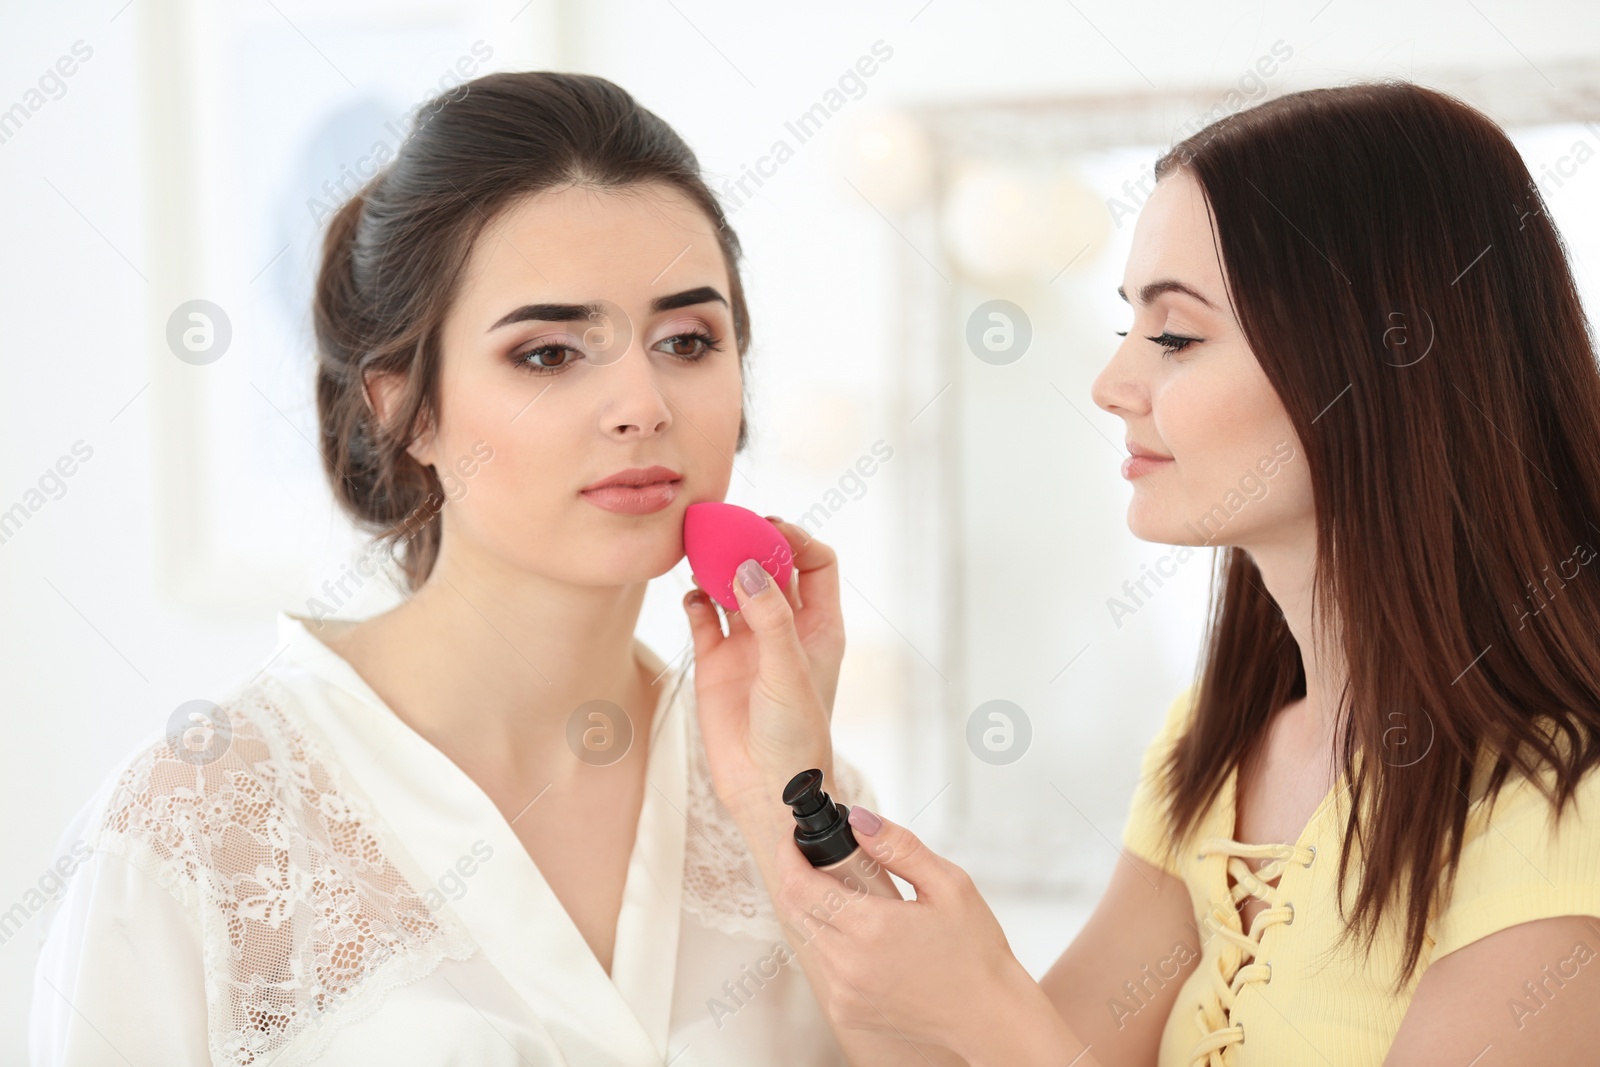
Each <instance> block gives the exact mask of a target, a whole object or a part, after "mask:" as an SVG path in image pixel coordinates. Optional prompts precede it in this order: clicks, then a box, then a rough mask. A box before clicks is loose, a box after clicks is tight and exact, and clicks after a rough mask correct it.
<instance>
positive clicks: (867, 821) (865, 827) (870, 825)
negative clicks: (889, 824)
mask: <svg viewBox="0 0 1600 1067" xmlns="http://www.w3.org/2000/svg"><path fill="white" fill-rule="evenodd" d="M850 825H851V826H854V827H855V828H856V829H857V830H860V831H861V832H862V833H864V834H866V835H867V836H868V837H871V836H872V835H873V834H875V833H877V832H878V831H879V830H882V829H883V820H882V819H880V818H878V817H877V816H876V815H874V814H872V812H870V811H868V810H867V809H866V808H863V807H862V806H861V805H860V804H857V805H856V806H855V807H853V808H851V809H850Z"/></svg>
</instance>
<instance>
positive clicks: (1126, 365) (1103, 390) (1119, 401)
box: [1089, 340, 1150, 418]
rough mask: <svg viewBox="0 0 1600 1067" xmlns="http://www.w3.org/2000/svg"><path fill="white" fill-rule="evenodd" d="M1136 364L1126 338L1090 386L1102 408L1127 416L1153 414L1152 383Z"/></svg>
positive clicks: (1090, 392) (1098, 404)
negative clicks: (1151, 405) (1141, 374)
mask: <svg viewBox="0 0 1600 1067" xmlns="http://www.w3.org/2000/svg"><path fill="white" fill-rule="evenodd" d="M1135 366H1136V363H1135V362H1134V361H1133V360H1132V359H1131V358H1130V353H1129V344H1128V341H1127V340H1124V341H1123V342H1122V343H1121V344H1120V345H1118V346H1117V350H1116V351H1115V352H1113V353H1112V354H1111V359H1110V360H1109V361H1108V362H1107V363H1106V365H1105V366H1104V367H1103V368H1101V371H1100V373H1099V374H1098V375H1096V376H1095V379H1094V384H1093V385H1092V386H1090V389H1089V395H1090V396H1092V397H1093V398H1094V402H1095V404H1096V405H1097V406H1098V407H1100V408H1101V409H1103V410H1105V411H1109V412H1111V414H1113V415H1120V416H1122V417H1123V418H1126V417H1128V416H1130V415H1145V414H1148V413H1149V411H1150V386H1149V383H1147V382H1145V381H1144V380H1143V379H1141V378H1140V377H1139V376H1138V373H1137V371H1136V370H1135V369H1134V368H1135Z"/></svg>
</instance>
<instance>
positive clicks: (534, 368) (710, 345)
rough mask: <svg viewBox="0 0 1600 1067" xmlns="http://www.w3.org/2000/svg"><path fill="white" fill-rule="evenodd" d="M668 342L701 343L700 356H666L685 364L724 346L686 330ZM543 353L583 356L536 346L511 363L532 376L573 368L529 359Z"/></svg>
mask: <svg viewBox="0 0 1600 1067" xmlns="http://www.w3.org/2000/svg"><path fill="white" fill-rule="evenodd" d="M668 341H699V342H700V344H701V345H702V346H704V347H703V348H702V350H701V351H700V353H699V354H698V355H693V356H680V355H676V354H674V353H671V352H668V353H665V354H666V355H669V356H672V358H673V359H676V360H679V361H680V362H683V363H698V362H700V361H701V360H702V359H705V358H706V357H707V356H709V355H710V354H711V353H713V352H720V351H722V346H721V345H720V344H718V342H717V339H716V338H715V337H713V336H711V335H710V334H709V333H706V332H705V331H704V330H685V331H684V332H683V333H675V334H673V335H672V336H671V337H665V338H662V343H663V344H665V343H666V342H668ZM542 352H578V354H579V355H582V353H581V352H579V350H578V349H576V348H573V347H572V346H571V345H535V346H534V347H533V348H525V349H523V350H522V351H521V352H518V353H516V354H515V355H513V356H512V357H511V362H512V363H515V364H516V365H517V366H519V367H521V368H523V369H524V370H526V371H528V372H529V373H530V374H560V373H561V372H562V371H564V370H566V369H567V368H568V367H570V366H572V364H571V363H570V362H568V363H558V364H556V365H555V366H553V367H548V366H544V365H543V364H539V363H533V362H530V360H529V357H531V356H535V355H538V354H539V353H542Z"/></svg>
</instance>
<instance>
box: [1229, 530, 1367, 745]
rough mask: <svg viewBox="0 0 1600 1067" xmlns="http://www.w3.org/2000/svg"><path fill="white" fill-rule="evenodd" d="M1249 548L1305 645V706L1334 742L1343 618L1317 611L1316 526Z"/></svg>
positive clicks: (1297, 640) (1341, 670)
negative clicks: (1320, 616) (1314, 600)
mask: <svg viewBox="0 0 1600 1067" xmlns="http://www.w3.org/2000/svg"><path fill="white" fill-rule="evenodd" d="M1247 551H1248V552H1249V554H1250V558H1251V559H1252V560H1253V561H1254V562H1255V565H1256V567H1257V569H1258V570H1260V572H1261V579H1262V581H1263V582H1264V583H1265V584H1266V587H1267V593H1268V594H1269V595H1270V596H1271V597H1272V599H1273V600H1274V601H1276V602H1277V605H1278V609H1279V610H1280V611H1282V612H1283V617H1284V622H1285V623H1286V624H1287V625H1288V627H1289V633H1290V634H1291V635H1292V636H1293V637H1294V639H1295V643H1296V644H1297V645H1299V646H1300V662H1301V666H1302V667H1303V668H1304V669H1305V675H1306V708H1305V710H1306V712H1307V713H1308V714H1309V715H1310V716H1311V717H1312V718H1313V719H1315V720H1316V721H1317V722H1319V723H1320V725H1321V728H1322V729H1323V731H1324V732H1325V733H1326V736H1327V738H1328V740H1329V742H1330V744H1331V742H1332V738H1333V736H1334V734H1333V731H1334V730H1335V728H1336V727H1337V721H1338V716H1339V699H1340V692H1341V690H1342V689H1343V687H1344V683H1345V677H1346V671H1345V662H1344V646H1343V639H1342V637H1341V635H1340V633H1339V629H1338V622H1337V620H1327V621H1324V620H1319V619H1317V618H1315V617H1314V613H1313V610H1312V601H1311V588H1312V578H1313V575H1314V573H1315V568H1316V559H1317V547H1316V528H1315V526H1311V525H1309V524H1308V525H1307V526H1306V527H1303V528H1302V529H1300V530H1299V531H1297V532H1296V534H1295V535H1293V536H1287V537H1284V538H1282V539H1279V540H1276V541H1273V542H1271V543H1267V544H1262V545H1253V546H1250V547H1249V548H1248V549H1247Z"/></svg>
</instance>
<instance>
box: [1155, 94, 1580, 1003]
mask: <svg viewBox="0 0 1600 1067" xmlns="http://www.w3.org/2000/svg"><path fill="white" fill-rule="evenodd" d="M1155 169H1156V177H1157V178H1158V179H1160V178H1163V177H1166V176H1168V175H1171V174H1173V173H1175V172H1177V171H1179V170H1180V169H1181V170H1182V171H1184V172H1186V173H1188V174H1190V175H1191V176H1193V177H1194V178H1195V179H1196V180H1197V181H1198V182H1199V184H1200V186H1201V187H1202V188H1203V190H1204V193H1205V198H1206V202H1207V206H1208V210H1209V212H1210V215H1211V218H1212V222H1213V225H1214V228H1215V234H1216V243H1217V252H1218V256H1219V258H1220V262H1221V264H1222V266H1223V273H1224V276H1225V277H1226V278H1227V283H1228V289H1229V296H1230V298H1231V300H1232V302H1233V306H1234V309H1235V311H1236V313H1237V315H1238V319H1239V323H1240V326H1241V327H1242V329H1243V332H1244V336H1245V338H1246V340H1247V341H1248V342H1249V344H1250V347H1251V349H1252V350H1253V351H1254V353H1255V356H1256V358H1257V360H1258V361H1259V362H1260V364H1261V367H1262V370H1263V371H1264V372H1265V373H1266V376H1267V378H1268V380H1269V381H1270V382H1271V383H1272V386H1273V388H1274V389H1275V390H1276V391H1277V394H1278V396H1279V398H1280V399H1281V401H1282V403H1283V405H1284V407H1285V409H1286V410H1287V412H1288V414H1289V417H1290V419H1291V420H1292V422H1293V425H1294V428H1295V432H1296V433H1297V434H1298V435H1299V438H1300V441H1301V444H1302V446H1303V449H1304V453H1305V457H1306V462H1307V467H1308V470H1309V474H1310V478H1311V484H1312V491H1313V495H1314V498H1315V506H1316V524H1317V546H1316V548H1317V562H1316V574H1315V578H1314V582H1313V605H1314V608H1313V614H1314V615H1315V617H1316V620H1317V624H1318V626H1319V627H1331V628H1330V629H1328V630H1326V631H1325V632H1329V633H1341V634H1342V651H1343V654H1344V656H1345V666H1346V668H1347V670H1348V674H1347V681H1346V685H1345V688H1344V691H1343V694H1342V696H1341V705H1340V708H1339V730H1338V732H1337V738H1338V740H1337V741H1336V748H1337V753H1336V754H1337V756H1338V762H1339V765H1340V767H1341V769H1342V771H1343V773H1344V774H1345V776H1346V778H1347V780H1348V783H1349V786H1350V795H1349V802H1350V804H1349V809H1348V816H1347V819H1346V823H1345V827H1344V841H1343V844H1344V848H1343V850H1342V854H1341V856H1340V860H1339V871H1338V880H1339V883H1340V885H1341V886H1343V885H1344V884H1345V879H1346V876H1347V869H1348V868H1349V866H1350V863H1351V857H1352V851H1353V849H1354V848H1356V847H1359V849H1360V852H1361V855H1362V857H1363V859H1364V868H1363V877H1362V878H1361V881H1360V885H1359V886H1358V887H1357V892H1356V895H1355V897H1354V903H1353V905H1352V907H1351V909H1350V911H1349V913H1348V914H1346V913H1345V907H1344V894H1343V893H1341V894H1339V899H1340V912H1341V916H1342V918H1343V919H1344V920H1345V921H1346V923H1347V926H1346V929H1345V935H1346V936H1348V935H1349V934H1350V933H1351V932H1352V931H1356V932H1358V933H1359V934H1360V935H1361V936H1360V940H1361V941H1362V943H1363V945H1364V947H1365V949H1366V950H1367V951H1368V952H1370V950H1371V947H1372V944H1373V941H1374V939H1375V937H1376V936H1377V932H1378V928H1379V924H1380V921H1381V919H1382V917H1383V916H1384V915H1385V914H1386V913H1388V911H1389V909H1391V908H1398V909H1400V914H1402V915H1403V916H1404V920H1405V921H1404V935H1403V936H1404V939H1405V954H1404V958H1403V964H1402V973H1401V974H1400V975H1399V977H1398V978H1397V982H1396V991H1397V992H1398V991H1399V989H1400V988H1401V987H1402V986H1403V985H1404V983H1405V981H1406V980H1407V979H1408V978H1409V976H1410V975H1411V974H1412V973H1413V972H1414V971H1415V969H1416V967H1417V964H1418V963H1419V961H1420V959H1421V955H1422V952H1423V948H1424V939H1425V935H1426V926H1427V922H1428V920H1429V917H1430V915H1431V914H1432V909H1433V908H1434V906H1435V905H1436V904H1438V903H1441V902H1442V901H1443V900H1444V899H1446V897H1447V895H1448V893H1449V888H1450V882H1451V879H1452V878H1453V875H1454V871H1455V868H1456V865H1457V863H1458V862H1459V860H1460V855H1461V847H1462V834H1463V830H1464V827H1465V824H1466V818H1467V813H1468V807H1469V804H1470V800H1469V795H1468V794H1469V792H1470V791H1471V789H1472V783H1473V772H1474V767H1475V764H1476V763H1477V761H1478V760H1479V759H1484V760H1485V761H1486V762H1487V761H1492V773H1491V774H1490V775H1489V777H1488V779H1487V787H1486V788H1487V789H1488V795H1489V796H1490V797H1493V796H1495V795H1497V794H1498V792H1499V789H1500V787H1501V786H1502V785H1503V784H1504V782H1505V781H1506V779H1507V776H1508V774H1510V773H1511V772H1513V771H1514V772H1516V773H1517V774H1521V775H1526V776H1528V777H1529V778H1531V779H1533V780H1534V781H1535V782H1536V783H1538V784H1539V788H1540V789H1541V791H1542V792H1543V794H1544V795H1545V796H1546V797H1547V798H1548V799H1549V800H1550V802H1551V803H1552V805H1553V806H1554V813H1555V814H1559V813H1560V812H1561V810H1562V809H1563V807H1564V805H1565V804H1566V803H1567V802H1568V800H1570V799H1571V797H1572V794H1573V791H1574V789H1575V788H1576V786H1577V783H1578V780H1579V778H1580V777H1582V775H1583V774H1584V773H1585V772H1586V771H1588V770H1589V769H1590V768H1591V767H1593V766H1594V765H1595V764H1596V762H1600V747H1597V737H1600V731H1597V730H1596V727H1597V725H1600V574H1597V573H1595V572H1594V570H1590V571H1588V572H1585V571H1584V570H1583V566H1584V565H1585V564H1587V563H1589V562H1590V561H1591V560H1592V559H1593V558H1594V556H1595V549H1594V544H1595V543H1596V540H1595V539H1596V537H1600V529H1597V528H1596V525H1595V523H1596V521H1597V516H1600V444H1597V434H1600V370H1597V368H1596V363H1595V351H1594V345H1593V341H1592V337H1591V335H1590V332H1589V328H1588V324H1587V322H1586V320H1585V318H1584V313H1583V309H1582V307H1581V306H1580V302H1579V298H1578V291H1577V288H1576V286H1575V285H1574V282H1573V278H1572V273H1571V271H1570V269H1569V267H1568V264H1567V259H1566V255H1565V249H1564V246H1563V244H1562V241H1561V238H1560V235H1559V234H1558V233H1557V231H1556V228H1555V226H1554V225H1553V224H1552V222H1551V220H1550V218H1549V216H1548V214H1547V213H1546V211H1545V205H1544V202H1543V200H1542V198H1541V197H1540V195H1539V191H1538V190H1537V188H1535V186H1534V184H1533V180H1532V178H1531V177H1530V176H1529V173H1528V169H1527V167H1526V166H1525V165H1524V164H1523V161H1522V158H1521V157H1520V156H1519V155H1518V153H1517V150H1516V148H1515V147H1514V146H1513V145H1512V143H1511V141H1510V140H1509V139H1508V138H1507V136H1506V134H1505V132H1504V131H1503V130H1501V129H1500V128H1499V127H1498V126H1497V125H1495V123H1494V122H1492V121H1491V120H1490V119H1489V118H1487V117H1486V116H1484V115H1483V114H1481V113H1480V112H1478V111H1476V110H1474V109H1473V108H1471V107H1469V106H1467V105H1466V104H1465V103H1463V102H1461V101H1459V100H1456V99H1454V98H1452V97H1450V96H1447V95H1445V94H1442V93H1439V92H1435V91H1432V90H1429V89H1424V88H1421V87H1419V86H1416V85H1412V84H1409V83H1393V82H1382V83H1368V84H1358V85H1349V86H1344V87H1340V88H1330V89H1314V90H1309V91H1305V92H1298V93H1293V94H1290V95H1287V96H1283V97H1280V98H1277V99H1275V100H1272V101H1268V102H1266V103H1263V104H1261V105H1259V106H1257V107H1254V108H1250V109H1248V110H1245V111H1242V112H1239V113H1237V114H1234V115H1231V116H1229V117H1227V118H1224V119H1222V120H1220V121H1218V122H1216V123H1213V124H1212V125H1210V126H1208V127H1206V128H1205V129H1203V130H1200V131H1199V132H1197V133H1196V134H1194V135H1193V136H1191V137H1189V138H1188V139H1186V140H1184V141H1182V142H1180V143H1179V144H1177V145H1175V146H1174V147H1173V148H1172V149H1170V150H1169V151H1168V152H1167V153H1166V154H1165V155H1163V156H1162V157H1161V159H1160V160H1158V161H1157V163H1156V168H1155ZM1217 562H1218V566H1219V573H1217V574H1215V575H1214V581H1213V587H1212V603H1211V609H1210V617H1209V620H1208V624H1207V631H1206V639H1205V648H1204V652H1203V655H1202V661H1201V665H1200V667H1199V674H1198V678H1197V684H1196V690H1195V701H1196V706H1195V709H1194V715H1193V718H1192V720H1191V721H1190V723H1189V726H1188V728H1187V729H1186V731H1185V733H1184V735H1183V736H1182V737H1181V738H1180V739H1179V741H1178V743H1177V744H1176V745H1175V746H1174V748H1173V749H1172V751H1171V753H1170V756H1169V758H1168V761H1167V763H1166V765H1165V767H1164V773H1165V783H1166V790H1165V793H1166V796H1167V797H1168V805H1169V806H1168V811H1167V815H1168V821H1169V827H1170V829H1171V831H1172V840H1173V842H1174V847H1176V843H1177V842H1179V841H1181V840H1182V839H1183V838H1184V837H1185V835H1186V834H1187V832H1188V831H1190V830H1191V829H1192V828H1193V827H1194V826H1195V825H1196V824H1197V822H1198V821H1199V819H1200V818H1201V816H1202V814H1203V813H1204V811H1205V810H1206V808H1207V807H1208V806H1209V805H1210V804H1211V802H1212V801H1213V800H1214V799H1215V798H1216V797H1217V795H1218V794H1219V792H1220V790H1221V788H1222V786H1223V785H1224V784H1225V781H1226V779H1227V777H1228V775H1229V774H1230V773H1231V772H1233V771H1234V770H1236V769H1237V768H1238V767H1239V766H1240V765H1241V764H1243V763H1244V762H1245V761H1246V760H1247V759H1248V758H1249V756H1250V755H1251V753H1252V750H1253V746H1255V745H1256V744H1257V743H1258V742H1259V741H1260V740H1261V738H1262V737H1263V736H1264V734H1265V730H1266V726H1267V722H1268V720H1269V719H1270V718H1271V717H1272V715H1273V713H1274V712H1275V711H1277V710H1278V709H1279V708H1280V707H1282V706H1283V705H1284V704H1285V703H1286V702H1288V701H1290V700H1293V699H1297V698H1299V697H1301V696H1304V695H1305V686H1306V679H1305V673H1304V670H1303V668H1302V665H1301V650H1300V648H1299V647H1298V645H1297V644H1296V642H1295V640H1294V638H1293V637H1292V636H1291V634H1290V632H1289V629H1288V626H1287V625H1286V623H1285V622H1284V618H1283V615H1282V613H1281V612H1280V611H1279V609H1278V607H1277V605H1276V604H1275V603H1274V602H1273V600H1272V599H1271V598H1270V597H1269V596H1268V595H1267V594H1266V593H1265V592H1264V590H1263V587H1262V578H1261V573H1260V571H1259V570H1257V568H1256V566H1255V564H1254V563H1253V562H1252V560H1251V558H1250V556H1249V554H1248V553H1247V552H1246V551H1245V550H1243V549H1240V548H1237V547H1227V548H1225V549H1224V550H1223V551H1222V552H1220V553H1219V554H1218V557H1217ZM1569 572H1570V573H1569ZM1555 574H1559V575H1560V576H1561V578H1564V579H1565V581H1564V582H1560V581H1559V580H1558V581H1557V583H1556V584H1557V585H1559V588H1557V587H1556V585H1552V578H1553V577H1554V575H1555ZM1535 583H1540V589H1541V590H1543V592H1541V593H1539V594H1538V595H1535V594H1534V590H1535ZM1546 600H1548V602H1546ZM1407 745H1409V747H1407ZM1541 770H1545V771H1553V773H1554V778H1555V788H1554V790H1553V791H1552V790H1550V789H1547V788H1545V786H1544V783H1543V782H1540V780H1539V777H1538V776H1539V774H1540V772H1541ZM1341 940H1342V939H1341Z"/></svg>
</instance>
